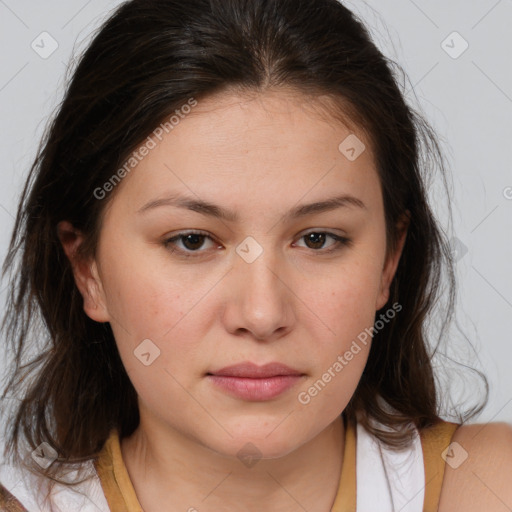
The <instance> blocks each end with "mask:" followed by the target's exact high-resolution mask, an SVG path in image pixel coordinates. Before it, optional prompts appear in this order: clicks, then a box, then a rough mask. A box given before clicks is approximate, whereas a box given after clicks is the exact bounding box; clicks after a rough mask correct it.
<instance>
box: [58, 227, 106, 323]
mask: <svg viewBox="0 0 512 512" xmlns="http://www.w3.org/2000/svg"><path fill="white" fill-rule="evenodd" d="M57 234H58V237H59V240H60V243H61V244H62V247H63V249H64V252H65V253H66V256H67V257H68V259H69V261H70V263H71V268H72V269H73V276H74V278H75V283H76V286H77V288H78V290H79V291H80V293H81V295H82V297H83V299H84V311H85V313H86V314H87V316H88V317H89V318H91V319H92V320H95V321H96V322H108V321H109V320H110V318H109V315H108V311H107V308H106V301H105V294H104V291H103V285H102V283H101V279H100V277H99V274H98V268H97V264H96V261H95V260H94V259H93V260H90V261H88V260H84V259H83V257H82V256H81V255H80V254H79V252H78V248H79V246H80V244H81V243H82V242H83V240H84V237H83V235H82V233H81V232H80V231H78V230H77V229H75V228H74V227H73V225H72V224H71V223H69V222H67V221H61V222H59V224H58V225H57Z"/></svg>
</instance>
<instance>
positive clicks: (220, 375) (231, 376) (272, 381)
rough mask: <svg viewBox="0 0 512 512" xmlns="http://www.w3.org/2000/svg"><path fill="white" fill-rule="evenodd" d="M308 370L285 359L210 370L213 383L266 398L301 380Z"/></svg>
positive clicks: (247, 396) (252, 397)
mask: <svg viewBox="0 0 512 512" xmlns="http://www.w3.org/2000/svg"><path fill="white" fill-rule="evenodd" d="M304 376H305V374H304V373H302V372H300V371H299V370H296V369H294V368H290V367H289V366H286V365H284V364H282V363H268V364H265V365H263V366H258V365H256V364H254V363H251V362H244V363H241V364H236V365H232V366H227V367H225V368H221V369H220V370H215V371H212V372H208V373H207V374H206V377H207V378H208V379H209V380H210V382H212V384H213V385H214V386H215V387H216V388H218V389H220V390H222V391H224V392H226V393H228V394H230V395H232V396H235V397H237V398H241V399H243V400H248V401H265V400H270V399H272V398H275V397H277V396H279V395H281V394H282V393H284V392H285V391H287V390H289V389H290V388H292V387H294V386H295V385H296V384H298V383H299V382H300V381H301V380H302V379H303V377H304Z"/></svg>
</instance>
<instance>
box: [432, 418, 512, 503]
mask: <svg viewBox="0 0 512 512" xmlns="http://www.w3.org/2000/svg"><path fill="white" fill-rule="evenodd" d="M444 458H445V460H446V466H445V475H444V481H443V487H442V491H441V498H440V504H439V511H440V512H457V511H464V512H472V511H478V512H480V511H481V510H486V511H487V512H494V511H495V512H501V511H507V510H512V485H511V475H512V425H510V424H508V423H504V422H500V423H477V424H473V425H462V426H460V427H459V428H458V429H457V430H456V431H455V433H454V435H453V437H452V439H451V443H450V446H449V449H448V451H447V453H446V454H445V457H444Z"/></svg>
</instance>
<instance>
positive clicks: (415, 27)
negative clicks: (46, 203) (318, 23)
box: [0, 0, 512, 423]
mask: <svg viewBox="0 0 512 512" xmlns="http://www.w3.org/2000/svg"><path fill="white" fill-rule="evenodd" d="M119 3H120V2H119V1H113V0H112V1H106V0H89V1H86V0H66V1H64V0H60V1H57V0H48V1H45V2H37V1H35V0H32V1H27V0H0V42H1V48H2V50H1V56H2V61H1V62H2V65H1V68H0V107H1V113H2V115H1V119H0V129H1V134H0V161H1V165H2V171H1V173H0V258H1V259H2V260H3V258H4V256H5V253H6V250H7V245H8V240H9V237H10V232H11V229H12V226H13V221H14V213H15V211H16V204H17V199H18V197H19V193H20V191H21V186H22V184H23V181H24V177H25V176H26V174H27V172H28V169H29V166H30V164H31V162H32V160H33V158H34V156H35V153H36V149H37V146H38V143H39V139H40V137H41V134H42V132H43V129H44V127H45V124H46V122H47V120H48V116H49V115H50V114H51V113H52V112H53V110H54V108H55V107H56V105H58V103H59V102H60V100H61V98H62V93H63V86H64V81H65V74H66V68H67V65H68V63H69V61H70V58H71V56H72V54H74V55H78V54H79V52H80V51H81V50H83V49H84V48H85V47H86V45H87V41H88V38H89V36H90V34H91V33H92V31H93V30H94V29H96V28H97V27H98V25H99V24H100V23H101V21H102V20H104V19H105V18H106V17H107V14H108V12H109V11H110V10H111V9H113V8H114V7H115V6H116V5H118V4H119ZM344 3H345V4H346V5H347V7H349V8H350V9H351V10H353V11H354V12H356V13H357V14H359V15H360V17H361V18H362V19H363V21H364V22H365V23H366V24H367V26H368V27H369V29H370V31H371V33H372V35H373V36H374V38H375V41H376V43H377V45H378V46H379V47H380V48H381V50H382V51H383V52H384V54H385V55H387V56H388V57H390V58H391V59H393V60H396V61H397V62H398V63H399V64H400V65H401V66H402V67H403V68H404V70H405V71H406V73H407V75H408V77H409V80H410V83H409V85H408V86H406V90H407V99H408V100H409V101H410V102H411V103H412V105H413V106H414V107H415V108H417V109H421V110H420V111H421V112H422V113H423V114H424V115H426V117H427V119H428V120H429V121H430V123H431V124H432V126H433V127H434V128H435V130H436V131H437V134H438V136H439V138H440V140H441V142H442V149H443V150H444V152H445V154H446V157H447V163H448V164H449V165H448V167H449V169H450V170H451V173H452V182H453V203H452V207H453V213H454V224H453V229H452V231H451V232H450V237H453V247H454V249H455V250H457V254H458V257H459V258H460V259H459V261H458V263H457V276H458V279H459V301H458V304H457V311H456V314H457V319H458V324H459V325H460V326H461V328H462V329H463V332H464V334H463V335H462V334H460V333H457V332H454V333H453V334H452V336H453V338H450V339H448V343H449V346H450V347H451V350H453V351H454V352H453V357H456V358H458V359H459V360H460V361H461V362H463V363H465V364H469V365H470V366H473V367H475V368H479V369H481V370H483V371H484V372H485V373H486V375H487V377H488V379H489V382H490V400H489V403H488V406H487V407H486V408H485V409H484V411H483V413H482V414H481V416H480V417H479V418H478V421H479V422H486V421H500V420H501V421H507V422H511V423H512V372H511V371H510V368H511V362H512V335H511V333H510V331H509V328H508V325H509V320H510V319H511V318H512V272H511V271H510V263H511V262H512V164H511V160H512V153H511V148H512V122H511V119H512V65H511V57H510V55H511V51H512V33H511V30H510V26H511V24H512V0H499V1H496V0H473V1H471V2H468V1H467V0H465V1H463V0H435V1H423V2H420V0H414V1H413V0H379V1H377V0H372V1H368V2H361V1H356V0H353V1H347V2H344ZM43 32H47V33H48V34H49V35H45V34H43V35H41V34H42V33H43ZM41 39H43V41H44V42H43V43H42V42H41ZM52 44H53V45H58V47H57V48H56V50H55V51H54V52H53V53H52V54H51V55H49V56H48V55H45V54H44V52H45V51H46V52H49V51H50V50H51V49H52ZM33 47H34V48H33ZM43 47H44V48H43ZM466 47H467V48H466ZM464 50H465V51H464ZM43 57H45V58H43ZM430 191H431V199H432V202H433V204H434V208H435V209H436V211H437V212H438V214H439V216H440V219H441V221H442V222H443V223H445V221H446V219H445V211H446V209H445V207H444V206H443V203H442V201H441V200H440V197H441V195H440V193H439V191H440V188H439V187H438V186H436V185H435V184H434V186H433V187H432V188H431V189H430ZM5 285H6V283H5V282H4V283H3V284H2V286H1V288H0V290H1V291H0V304H1V306H2V307H3V304H4V301H5ZM0 311H1V307H0ZM465 337H467V340H469V341H470V342H471V344H472V346H473V347H474V351H473V350H472V349H471V345H469V343H468V341H467V340H466V339H465ZM450 353H451V352H450ZM444 362H445V361H440V362H439V363H437V364H438V365H440V366H443V367H444ZM2 366H3V365H2ZM458 371H459V370H458V369H457V368H456V367H454V368H452V369H451V370H449V371H448V372H446V374H447V376H451V377H452V379H453V383H452V386H453V393H454V396H458V394H459V393H465V394H466V395H468V396H469V399H471V397H472V396H473V395H477V394H478V393H481V392H482V388H481V386H480V387H478V381H473V382H470V381H468V382H469V383H468V382H466V381H465V380H463V378H462V377H461V378H460V379H459V377H458V376H459V373H458ZM461 399H462V398H461ZM455 401H457V398H455Z"/></svg>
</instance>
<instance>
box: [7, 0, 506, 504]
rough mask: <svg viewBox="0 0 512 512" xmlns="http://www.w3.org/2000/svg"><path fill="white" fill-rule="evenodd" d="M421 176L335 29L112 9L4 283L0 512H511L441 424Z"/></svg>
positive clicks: (35, 187) (354, 35)
mask: <svg viewBox="0 0 512 512" xmlns="http://www.w3.org/2000/svg"><path fill="white" fill-rule="evenodd" d="M424 153H425V154H426V155H427V158H425V159H423V158H422V156H424ZM429 163H437V164H439V167H440V170H441V171H443V164H442V157H441V155H440V153H439V150H438V146H437V144H436V140H435V136H434V134H433V133H432V131H431V129H430V128H429V126H428V124H427V123H426V122H425V121H423V120H422V119H421V117H419V116H418V115H417V114H416V113H415V112H414V111H413V110H412V109H411V108H410V107H409V106H407V105H406V103H405V102H404V98H403V96H402V94H401V92H400V90H399V88H398V86H397V83H396V81H395V77H394V75H393V72H392V69H391V66H390V64H389V62H388V61H387V60H386V59H385V58H384V57H383V55H382V54H381V53H380V52H379V51H378V49H377V48H376V47H375V45H374V44H373V43H372V41H371V40H370V38H369V35H368V33H367V31H366V29H365V28H364V26H363V25H362V24H361V23H360V22H359V21H358V20H357V19H356V18H355V17H354V16H353V15H352V13H351V12H350V11H348V10H347V9H346V8H345V7H344V6H343V5H342V4H341V3H339V2H338V1H336V0H208V1H206V0H189V1H187V2H182V1H178V0H132V1H129V2H126V3H124V4H123V5H121V7H120V8H119V9H118V10H117V11H116V12H115V13H114V14H113V15H112V17H111V18H110V19H109V20H108V21H107V22H106V23H105V24H104V26H103V27H102V28H101V30H100V31H99V33H98V34H97V36H96V37H95V39H94V40H93V42H92V44H91V45H90V47H89V48H88V50H87V51H86V52H85V54H84V56H83V57H82V59H81V60H80V63H79V64H78V66H77V68H76V70H75V72H74V75H73V78H72V80H71V83H70V85H69V88H68V90H67V93H66V96H65V98H64V101H63V103H62V105H61V106H60V108H59V111H58V113H57V115H56V117H55V119H54V121H53V123H52V125H51V127H50V129H49V131H48V133H47V135H46V138H45V140H44V144H43V145H42V148H41V150H40V153H39V155H38V157H37V159H36V161H35V163H34V165H33V167H32V170H31V174H30V176H29V178H28V180H27V184H26V187H25V189H24V193H23V197H22V200H21V203H20V206H19V211H18V216H17V219H16V224H15V228H14V234H13V238H12V242H11V247H10V251H9V253H8V256H7V259H6V261H5V265H4V271H5V272H8V271H11V272H12V276H13V280H12V287H11V295H10V301H9V304H8V311H7V314H6V318H5V322H4V333H5V336H6V338H7V339H8V340H10V341H11V343H12V348H13V353H14V357H13V369H12V372H11V374H10V376H11V378H10V381H9V382H8V383H7V384H8V385H7V386H6V389H5V392H4V396H9V397H11V396H13V397H15V398H18V399H19V403H18V405H17V406H16V409H15V410H14V411H12V413H11V416H10V420H11V421H10V429H9V431H8V436H7V439H6V441H5V464H4V465H3V466H2V468H1V469H0V482H1V483H2V486H1V487H0V489H1V496H2V498H1V499H2V500H3V510H30V511H34V512H35V511H40V510H44V511H47V510H66V511H71V510H85V511H93V510H101V511H108V510H111V511H114V512H121V511H123V512H125V511H129V512H136V511H137V512H140V511H142V510H143V511H145V512H154V511H158V512H163V511H169V512H175V511H189V512H193V511H199V512H208V511H218V510H222V511H235V510H236V511H238V510H247V511H261V510H265V511H297V510H307V511H310V512H328V511H333V512H342V511H343V512H346V511H358V512H370V511H371V512H379V511H391V510H401V511H406V512H413V511H414V512H416V511H418V512H419V511H421V510H425V511H434V510H441V511H450V512H452V511H456V510H464V511H466V512H467V511H473V510H475V511H477V510H478V511H481V510H486V511H502V510H507V509H510V508H511V507H512V492H511V489H510V485H509V484H510V474H512V430H511V428H510V426H508V425H506V424H504V423H495V424H466V423H467V420H468V419H469V417H471V416H472V415H471V414H470V413H467V414H466V415H465V416H464V414H463V413H462V412H461V415H460V417H461V420H460V421H459V422H458V423H452V422H448V421H444V420H443V419H442V418H441V405H440V404H441V398H442V396H443V389H439V387H438V384H437V381H436V378H435V374H434V371H433V365H432V356H433V353H434V351H435V346H434V344H433V343H432V341H431V340H430V341H429V340H428V339H427V337H426V332H427V327H428V326H427V320H428V319H429V318H430V316H429V315H430V314H431V313H432V311H433V307H434V306H435V304H436V301H438V300H440V298H442V294H441V288H442V286H443V285H444V284H446V285H452V284H453V282H452V281H453V274H452V271H451V260H450V254H449V250H447V245H446V242H445V238H444V236H443V233H442V232H441V230H440V229H439V227H438V225H437V223H436V221H435V218H434V216H433V214H432V212H431V210H430V208H429V205H428V200H427V196H426V190H425V185H424V183H425V178H426V175H427V173H428V172H429V168H428V164H429ZM443 276H444V277H446V278H447V282H446V283H444V282H442V281H441V279H442V278H443ZM452 307H453V289H452V293H449V294H448V296H447V304H446V306H445V310H444V313H445V317H444V320H445V321H448V319H449V316H450V313H451V308H452ZM437 315H440V313H437ZM436 321H437V322H440V323H442V322H443V318H441V320H439V318H436ZM34 338H35V339H36V341H37V342H38V345H37V354H35V356H34V353H33V350H34V348H33V347H30V345H29V343H30V342H31V340H32V339H34ZM28 349H29V350H28ZM31 356H32V359H31V360H30V361H29V362H27V358H30V357H31ZM481 407H482V406H480V407H479V408H478V407H477V408H475V410H474V411H472V412H473V413H475V412H478V411H479V410H481ZM473 415H474V414H473ZM507 507H508V508H507Z"/></svg>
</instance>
